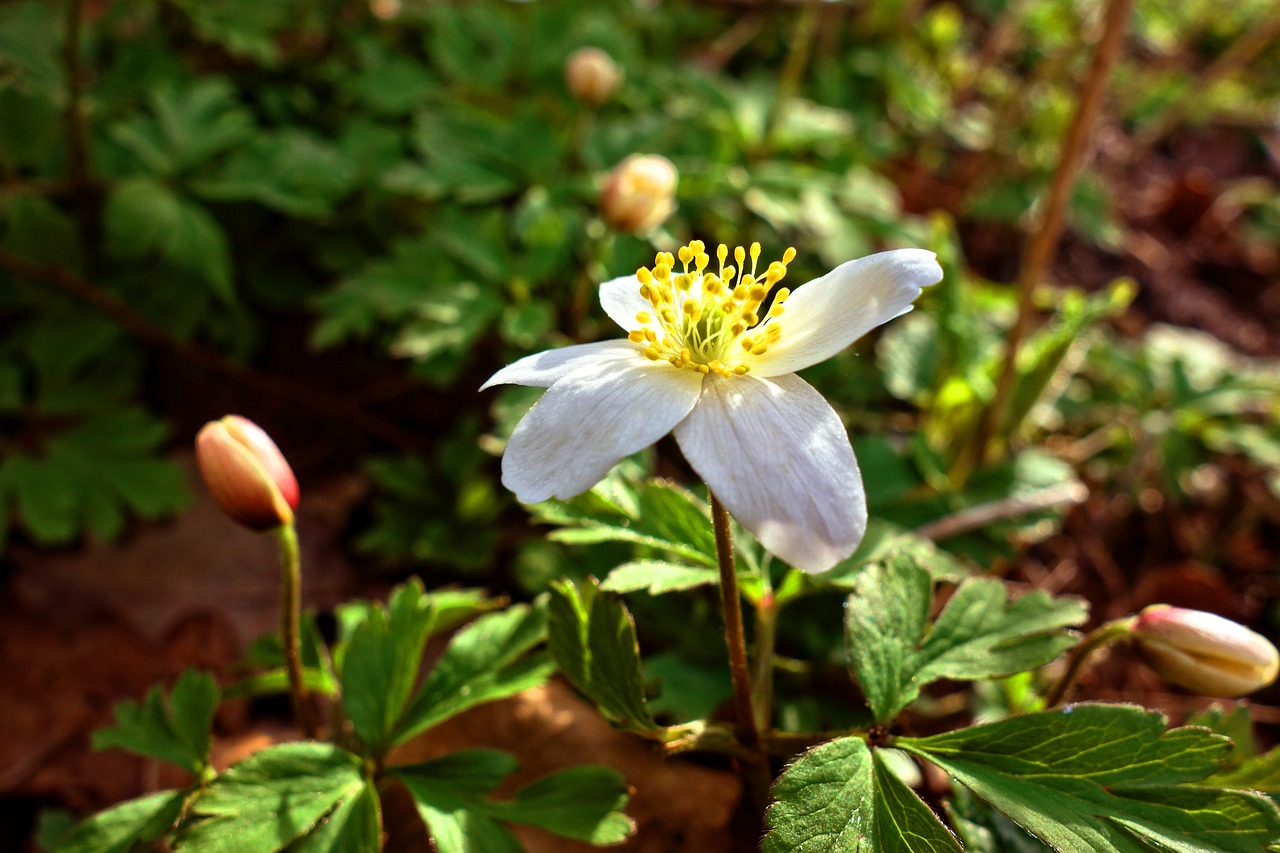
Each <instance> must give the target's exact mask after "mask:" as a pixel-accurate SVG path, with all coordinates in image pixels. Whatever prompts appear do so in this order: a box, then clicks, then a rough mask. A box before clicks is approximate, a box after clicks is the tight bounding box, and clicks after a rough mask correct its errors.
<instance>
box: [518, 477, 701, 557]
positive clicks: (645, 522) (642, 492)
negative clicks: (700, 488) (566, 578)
mask: <svg viewBox="0 0 1280 853" xmlns="http://www.w3.org/2000/svg"><path fill="white" fill-rule="evenodd" d="M593 495H594V490H593V492H591V493H588V494H587V495H583V496H582V497H578V498H574V499H573V500H571V501H564V502H562V501H547V502H545V503H542V504H539V505H538V506H537V507H535V509H534V513H535V515H536V516H537V518H538V520H539V521H544V522H549V523H552V524H559V525H562V526H564V528H565V529H561V530H556V531H554V532H553V533H551V534H550V538H551V539H554V540H556V541H559V542H568V543H573V544H579V545H585V544H592V543H596V542H631V543H634V544H636V545H644V546H646V547H649V548H654V549H656V550H658V551H662V552H665V553H667V554H672V555H675V556H678V557H682V558H683V559H685V560H688V561H690V562H693V563H699V564H702V565H705V566H711V567H713V568H714V567H715V566H716V565H717V563H716V540H715V533H714V531H713V530H712V527H711V518H710V516H709V515H708V514H707V509H706V505H705V504H704V503H703V502H702V501H700V500H698V498H697V497H695V496H694V495H693V494H692V493H691V492H689V491H687V490H685V489H682V488H680V487H679V486H676V485H674V484H672V483H668V482H665V481H662V480H658V481H654V482H650V483H645V484H643V485H642V486H640V487H639V488H638V489H637V490H636V493H635V506H634V507H625V508H624V507H622V506H620V505H616V504H615V505H609V504H602V503H601V502H600V501H599V500H598V499H597V497H595V496H593Z"/></svg>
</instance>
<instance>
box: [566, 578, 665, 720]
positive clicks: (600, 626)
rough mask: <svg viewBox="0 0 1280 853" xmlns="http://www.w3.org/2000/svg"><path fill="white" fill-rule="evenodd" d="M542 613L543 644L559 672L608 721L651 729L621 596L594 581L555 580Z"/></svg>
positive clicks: (632, 631) (633, 640)
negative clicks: (545, 623) (545, 613)
mask: <svg viewBox="0 0 1280 853" xmlns="http://www.w3.org/2000/svg"><path fill="white" fill-rule="evenodd" d="M548 615H549V625H548V630H549V638H548V645H550V647H551V654H552V656H553V657H554V658H555V660H556V663H557V665H559V667H560V670H561V672H563V673H564V675H565V677H566V678H568V679H569V680H570V681H571V682H573V685H574V686H575V687H577V688H578V689H579V690H581V691H582V692H583V693H584V694H586V695H587V696H589V697H590V698H591V699H592V701H594V702H595V703H596V706H597V707H598V708H599V710H600V713H602V714H604V716H605V717H606V718H608V719H609V720H610V721H612V722H613V723H615V724H617V725H620V726H624V727H627V728H637V729H655V728H657V724H656V723H654V721H653V716H652V715H651V714H650V713H649V708H648V706H647V705H646V704H645V699H644V674H643V672H642V671H641V669H640V648H639V644H638V643H637V641H636V627H635V623H634V622H632V620H631V614H630V613H629V612H628V611H627V608H626V605H624V604H623V603H622V600H621V599H619V598H618V597H617V596H615V595H611V594H609V593H607V592H602V591H601V590H600V587H599V585H598V584H597V583H596V582H595V581H594V580H588V581H586V582H585V583H584V584H582V585H581V586H574V585H573V583H571V582H569V581H558V582H556V583H553V584H552V585H551V603H550V606H549V607H548Z"/></svg>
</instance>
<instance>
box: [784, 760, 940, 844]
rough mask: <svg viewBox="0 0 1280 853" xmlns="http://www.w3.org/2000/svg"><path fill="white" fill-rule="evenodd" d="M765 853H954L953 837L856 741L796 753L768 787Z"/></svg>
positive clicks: (934, 816)
mask: <svg viewBox="0 0 1280 853" xmlns="http://www.w3.org/2000/svg"><path fill="white" fill-rule="evenodd" d="M773 797H774V802H773V804H772V805H771V806H769V811H768V813H767V814H766V816H765V824H766V827H767V830H768V834H767V835H766V836H765V838H764V845H763V849H764V853H960V851H961V849H962V848H961V847H960V844H959V842H958V841H956V839H955V837H954V836H953V835H952V834H951V832H950V831H948V829H947V828H946V827H945V826H943V824H942V822H941V821H939V820H938V818H937V816H936V815H935V814H934V813H933V812H932V811H930V810H929V807H928V806H926V805H925V804H924V803H923V802H922V801H921V800H920V798H919V797H918V796H916V794H915V793H914V792H913V791H912V790H911V789H910V788H908V787H907V786H906V785H905V784H903V782H902V781H901V780H900V779H898V777H897V776H895V775H893V773H891V772H890V771H888V770H887V769H886V768H885V766H884V765H883V763H881V761H880V760H879V758H878V756H876V755H874V754H873V752H872V750H871V749H870V748H869V747H868V746H867V744H866V743H865V742H864V741H862V740H861V739H860V738H855V737H846V738H838V739H836V740H833V741H830V742H829V743H824V744H823V745H822V746H819V747H817V748H815V749H812V750H810V751H809V752H806V753H805V754H804V755H802V756H800V758H798V759H797V760H796V761H795V762H794V763H793V764H792V765H791V766H790V767H788V768H787V769H786V771H785V772H784V773H783V774H782V776H780V777H779V778H778V781H777V782H776V783H774V786H773Z"/></svg>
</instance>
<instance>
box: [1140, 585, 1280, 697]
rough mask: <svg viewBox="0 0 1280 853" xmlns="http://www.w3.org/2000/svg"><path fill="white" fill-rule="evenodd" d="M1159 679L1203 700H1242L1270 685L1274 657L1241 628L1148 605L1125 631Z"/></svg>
mask: <svg viewBox="0 0 1280 853" xmlns="http://www.w3.org/2000/svg"><path fill="white" fill-rule="evenodd" d="M1130 631H1131V633H1132V636H1133V640H1134V644H1135V646H1136V647H1137V650H1138V653H1139V654H1140V655H1141V656H1142V659H1143V660H1144V661H1146V663H1147V665H1148V666H1150V667H1151V668H1152V669H1153V670H1155V671H1156V673H1157V674H1159V675H1160V677H1161V678H1164V679H1165V680H1166V681H1171V682H1173V683H1174V684H1178V685H1181V686H1182V687H1185V688H1187V689H1188V690H1193V691H1195V692H1196V693H1200V694H1202V695H1204V696H1243V695H1244V694H1246V693H1252V692H1253V691H1255V690H1260V689H1261V688H1263V687H1266V686H1267V685H1268V684H1270V683H1271V682H1273V681H1275V680H1276V674H1277V671H1278V670H1280V654H1277V652H1276V647H1275V646H1273V645H1272V644H1271V641H1270V640H1268V639H1267V638H1266V637H1264V636H1262V635H1261V634H1257V633H1255V632H1253V631H1250V630H1249V629H1248V628H1246V627H1244V626H1243V625H1240V624H1237V623H1235V622H1232V621H1231V620H1230V619H1224V618H1223V617H1221V616H1217V615H1214V614H1213V613H1205V612H1204V611H1202V610H1184V609H1183V608H1181V607H1171V606H1169V605H1168V604H1153V605H1151V606H1150V607H1147V608H1146V609H1144V610H1143V611H1142V612H1141V613H1139V614H1138V616H1137V618H1136V619H1134V622H1133V625H1132V627H1131V628H1130Z"/></svg>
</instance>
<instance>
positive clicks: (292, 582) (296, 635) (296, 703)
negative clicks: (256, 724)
mask: <svg viewBox="0 0 1280 853" xmlns="http://www.w3.org/2000/svg"><path fill="white" fill-rule="evenodd" d="M276 535H277V536H278V537H279V540H280V639H281V643H282V645H283V647H284V665H285V670H286V671H287V672H288V674H289V697H290V699H292V701H293V715H294V719H295V720H296V721H297V723H298V725H299V726H300V727H301V728H302V733H303V735H304V736H305V737H306V738H307V739H308V740H314V739H315V737H316V724H315V719H314V717H313V716H312V714H311V705H310V703H309V701H308V698H307V688H306V685H305V684H304V683H303V680H302V634H301V620H302V557H301V554H300V552H299V550H298V533H297V531H296V530H295V529H294V527H293V524H282V525H280V527H278V528H276Z"/></svg>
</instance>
